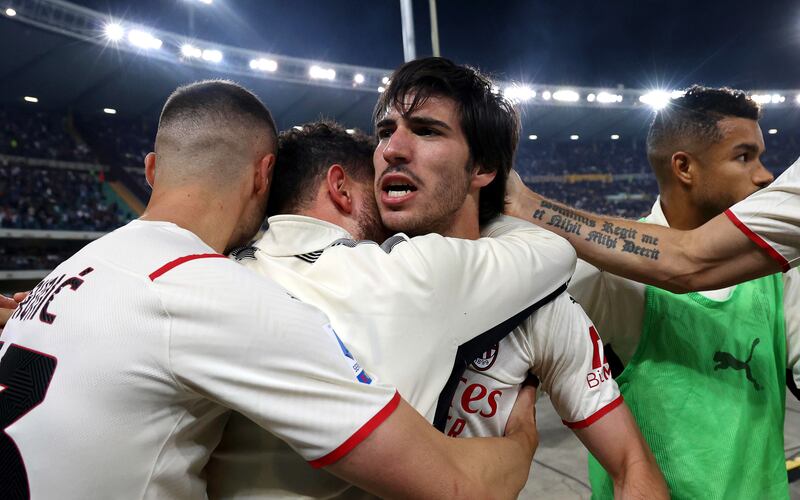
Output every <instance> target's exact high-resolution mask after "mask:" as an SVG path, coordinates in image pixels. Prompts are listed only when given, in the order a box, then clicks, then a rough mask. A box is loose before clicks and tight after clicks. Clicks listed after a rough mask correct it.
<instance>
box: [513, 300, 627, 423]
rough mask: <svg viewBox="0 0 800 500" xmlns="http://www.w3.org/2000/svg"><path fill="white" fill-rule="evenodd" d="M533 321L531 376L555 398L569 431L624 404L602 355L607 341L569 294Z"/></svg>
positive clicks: (549, 306) (531, 327) (533, 317)
mask: <svg viewBox="0 0 800 500" xmlns="http://www.w3.org/2000/svg"><path fill="white" fill-rule="evenodd" d="M529 321H533V322H535V323H534V324H530V325H528V328H527V330H528V332H535V334H532V335H531V339H530V343H531V348H532V351H533V358H534V361H533V366H532V367H531V371H532V372H533V374H534V375H536V376H537V377H538V378H539V380H540V381H541V382H542V388H543V389H544V390H545V391H546V392H547V393H548V394H549V395H550V400H551V401H552V403H553V407H554V408H555V410H556V412H557V413H558V414H559V416H560V417H561V419H562V421H563V422H564V424H565V425H566V426H567V427H570V428H572V429H581V428H585V427H588V426H589V425H591V424H592V423H594V422H596V421H597V420H599V419H600V418H602V417H603V415H605V414H607V413H608V412H609V411H611V410H613V409H614V408H616V407H617V406H619V405H620V404H621V403H622V396H621V395H620V392H619V388H618V387H617V383H616V382H615V381H614V380H613V379H612V378H611V370H610V368H609V366H608V363H607V361H606V358H605V354H604V353H603V341H602V340H601V339H600V336H599V335H598V332H597V330H596V329H595V327H594V325H592V322H591V321H589V318H588V317H587V316H586V314H585V313H584V312H583V310H582V309H581V307H580V306H579V305H578V304H577V303H576V302H575V301H574V300H573V299H572V298H571V297H570V296H569V295H568V294H566V293H563V294H561V295H560V296H558V298H556V300H554V301H553V302H551V303H550V304H548V305H547V306H545V307H543V308H541V309H540V310H539V311H538V312H537V313H536V314H535V315H534V316H532V317H531V319H530V320H529Z"/></svg>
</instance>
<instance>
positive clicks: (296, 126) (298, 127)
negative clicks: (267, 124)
mask: <svg viewBox="0 0 800 500" xmlns="http://www.w3.org/2000/svg"><path fill="white" fill-rule="evenodd" d="M292 128H293V129H295V130H300V131H302V130H303V127H301V126H300V125H295V126H294V127H292Z"/></svg>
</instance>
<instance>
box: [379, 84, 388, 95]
mask: <svg viewBox="0 0 800 500" xmlns="http://www.w3.org/2000/svg"><path fill="white" fill-rule="evenodd" d="M384 92H386V87H383V86H381V87H378V93H379V94H383V93H384Z"/></svg>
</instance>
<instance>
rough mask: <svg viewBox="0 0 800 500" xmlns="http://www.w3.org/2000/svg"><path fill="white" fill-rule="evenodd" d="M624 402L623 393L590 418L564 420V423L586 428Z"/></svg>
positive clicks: (571, 427) (575, 427)
mask: <svg viewBox="0 0 800 500" xmlns="http://www.w3.org/2000/svg"><path fill="white" fill-rule="evenodd" d="M621 404H622V394H620V395H619V397H617V399H615V400H614V401H612V402H610V403H608V404H607V405H605V406H604V407H602V408H600V409H599V410H597V411H596V412H594V413H593V414H592V415H591V416H589V418H585V419H583V420H579V421H577V422H567V421H566V420H562V422H563V423H564V425H566V426H567V427H569V428H570V429H584V428H586V427H589V426H590V425H592V424H593V423H595V422H597V421H598V420H600V419H601V418H603V417H604V416H605V415H606V414H607V413H608V412H610V411H611V410H613V409H614V408H616V407H617V406H619V405H621Z"/></svg>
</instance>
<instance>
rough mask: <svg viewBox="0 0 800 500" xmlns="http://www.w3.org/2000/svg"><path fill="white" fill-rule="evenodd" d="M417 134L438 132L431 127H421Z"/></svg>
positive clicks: (434, 133)
mask: <svg viewBox="0 0 800 500" xmlns="http://www.w3.org/2000/svg"><path fill="white" fill-rule="evenodd" d="M416 133H417V135H436V134H437V133H438V132H437V131H436V130H434V129H432V128H430V127H421V128H418V129H417V130H416Z"/></svg>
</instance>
